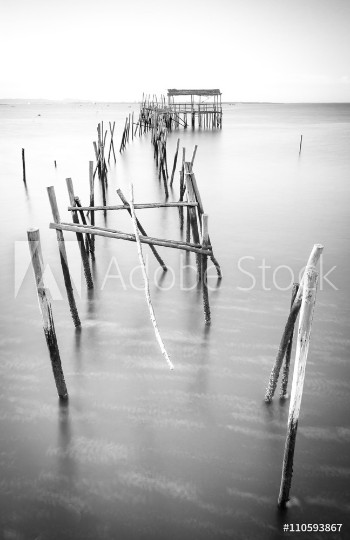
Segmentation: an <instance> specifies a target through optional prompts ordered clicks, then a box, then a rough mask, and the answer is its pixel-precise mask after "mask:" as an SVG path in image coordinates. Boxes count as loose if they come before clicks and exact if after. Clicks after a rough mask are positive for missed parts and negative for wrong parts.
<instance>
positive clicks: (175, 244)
mask: <svg viewBox="0 0 350 540" xmlns="http://www.w3.org/2000/svg"><path fill="white" fill-rule="evenodd" d="M50 229H56V230H59V231H70V232H75V233H77V232H78V233H88V234H93V235H96V236H106V237H107V238H117V239H119V240H127V241H129V242H136V237H135V235H134V234H129V233H123V232H121V231H116V230H114V229H105V228H99V227H96V226H95V227H93V226H89V225H76V224H73V223H50ZM140 241H141V242H142V243H143V244H150V245H155V246H163V247H170V248H174V249H182V250H184V251H191V252H193V253H199V254H201V255H209V256H210V255H211V253H212V250H211V248H208V249H202V248H201V246H200V244H192V243H190V242H182V241H181V240H165V239H161V238H152V237H150V236H141V235H140ZM198 246H199V247H198Z"/></svg>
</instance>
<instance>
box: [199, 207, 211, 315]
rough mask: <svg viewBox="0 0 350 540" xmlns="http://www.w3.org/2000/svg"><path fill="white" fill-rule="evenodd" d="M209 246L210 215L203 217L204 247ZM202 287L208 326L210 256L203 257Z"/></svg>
mask: <svg viewBox="0 0 350 540" xmlns="http://www.w3.org/2000/svg"><path fill="white" fill-rule="evenodd" d="M208 245H209V233H208V215H207V214H203V215H202V247H203V249H207V248H208ZM201 258H202V286H203V307H204V319H205V323H206V324H210V322H211V316H210V306H209V294H208V275H207V274H208V256H207V255H202V256H201Z"/></svg>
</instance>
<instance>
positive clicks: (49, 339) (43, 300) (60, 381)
mask: <svg viewBox="0 0 350 540" xmlns="http://www.w3.org/2000/svg"><path fill="white" fill-rule="evenodd" d="M27 235H28V244H29V249H30V254H31V258H32V265H33V269H34V275H35V281H36V287H37V293H38V300H39V307H40V311H41V316H42V319H43V327H44V333H45V338H46V343H47V347H48V349H49V353H50V359H51V366H52V371H53V375H54V378H55V383H56V388H57V392H58V395H59V397H60V399H67V398H68V392H67V387H66V383H65V380H64V375H63V371H62V365H61V358H60V352H59V350H58V345H57V338H56V332H55V325H54V322H53V316H52V309H51V303H50V301H49V297H48V291H47V289H45V287H44V283H43V266H44V264H43V256H42V252H41V245H40V234H39V229H28V231H27Z"/></svg>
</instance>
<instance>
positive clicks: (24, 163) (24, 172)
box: [22, 148, 27, 184]
mask: <svg viewBox="0 0 350 540" xmlns="http://www.w3.org/2000/svg"><path fill="white" fill-rule="evenodd" d="M22 169H23V182H24V183H25V184H26V183H27V179H26V159H25V155H24V148H22Z"/></svg>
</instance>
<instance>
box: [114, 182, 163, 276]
mask: <svg viewBox="0 0 350 540" xmlns="http://www.w3.org/2000/svg"><path fill="white" fill-rule="evenodd" d="M117 193H118V196H119V198H120V200H121V201H122V202H123V204H124V205H125V207H126V209H127V211H128V212H129V214H130V216H131V217H132V214H131V210H130V205H129V203H128V201H127V200H126V198H125V197H124V194H123V192H122V190H121V189H117ZM136 223H137V227H138V229H139V231H140V233H141V234H142V235H143V236H147V233H146V231H145V229H144V228H143V227H142V225H141V223H140V221H139V220H138V219H137V218H136ZM150 248H151V250H152V253H153V255H154V256H155V258H156V259H157V261H158V262H159V264H160V266H161V267H162V268H163V270H164V272H167V270H168V269H167V267H166V265H165V262H164V261H163V259H162V258H161V256H160V255H159V253H158V251H157V250H156V248H155V247H154V246H152V244H150Z"/></svg>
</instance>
